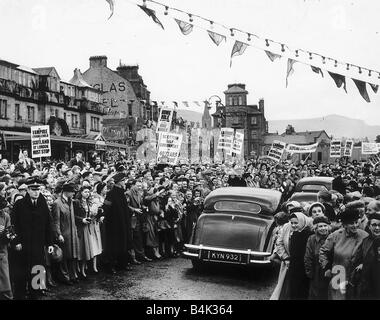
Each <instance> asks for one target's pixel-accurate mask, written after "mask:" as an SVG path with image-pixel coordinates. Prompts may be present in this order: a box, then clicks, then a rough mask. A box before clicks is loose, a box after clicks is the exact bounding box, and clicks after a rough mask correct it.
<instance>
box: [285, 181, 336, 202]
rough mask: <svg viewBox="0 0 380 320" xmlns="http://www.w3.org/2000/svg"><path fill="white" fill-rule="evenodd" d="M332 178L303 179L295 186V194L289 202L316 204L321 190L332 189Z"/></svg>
mask: <svg viewBox="0 0 380 320" xmlns="http://www.w3.org/2000/svg"><path fill="white" fill-rule="evenodd" d="M333 180H334V178H332V177H307V178H302V179H301V180H300V181H298V183H297V184H296V186H295V189H294V193H293V195H292V196H291V197H290V199H289V201H298V202H309V203H312V202H316V201H317V194H318V192H319V191H320V190H322V189H326V190H331V189H332V182H333Z"/></svg>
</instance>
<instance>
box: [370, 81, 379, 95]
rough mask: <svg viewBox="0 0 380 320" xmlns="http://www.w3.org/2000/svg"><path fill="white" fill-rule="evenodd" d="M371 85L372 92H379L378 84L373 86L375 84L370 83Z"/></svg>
mask: <svg viewBox="0 0 380 320" xmlns="http://www.w3.org/2000/svg"><path fill="white" fill-rule="evenodd" d="M369 85H370V86H371V88H372V91H373V92H374V93H377V90H379V85H378V84H373V83H370V84H369Z"/></svg>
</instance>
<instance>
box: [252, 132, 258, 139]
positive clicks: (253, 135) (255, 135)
mask: <svg viewBox="0 0 380 320" xmlns="http://www.w3.org/2000/svg"><path fill="white" fill-rule="evenodd" d="M251 139H257V131H251Z"/></svg>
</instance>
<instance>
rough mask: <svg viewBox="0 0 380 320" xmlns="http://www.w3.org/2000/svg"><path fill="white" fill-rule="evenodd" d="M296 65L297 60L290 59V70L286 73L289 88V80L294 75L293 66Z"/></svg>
mask: <svg viewBox="0 0 380 320" xmlns="http://www.w3.org/2000/svg"><path fill="white" fill-rule="evenodd" d="M295 63H296V60H293V59H290V58H289V59H288V70H287V72H286V87H288V78H289V76H290V75H292V74H293V73H294V69H293V65H294V64H295Z"/></svg>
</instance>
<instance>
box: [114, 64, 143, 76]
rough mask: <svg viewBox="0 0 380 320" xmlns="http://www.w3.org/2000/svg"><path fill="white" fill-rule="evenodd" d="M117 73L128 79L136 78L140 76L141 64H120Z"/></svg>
mask: <svg viewBox="0 0 380 320" xmlns="http://www.w3.org/2000/svg"><path fill="white" fill-rule="evenodd" d="M116 71H117V73H118V74H119V75H120V76H122V77H123V78H124V79H127V80H135V79H138V77H139V73H138V71H139V66H138V65H131V66H127V65H124V64H120V65H119V66H118V67H117V69H116Z"/></svg>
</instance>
